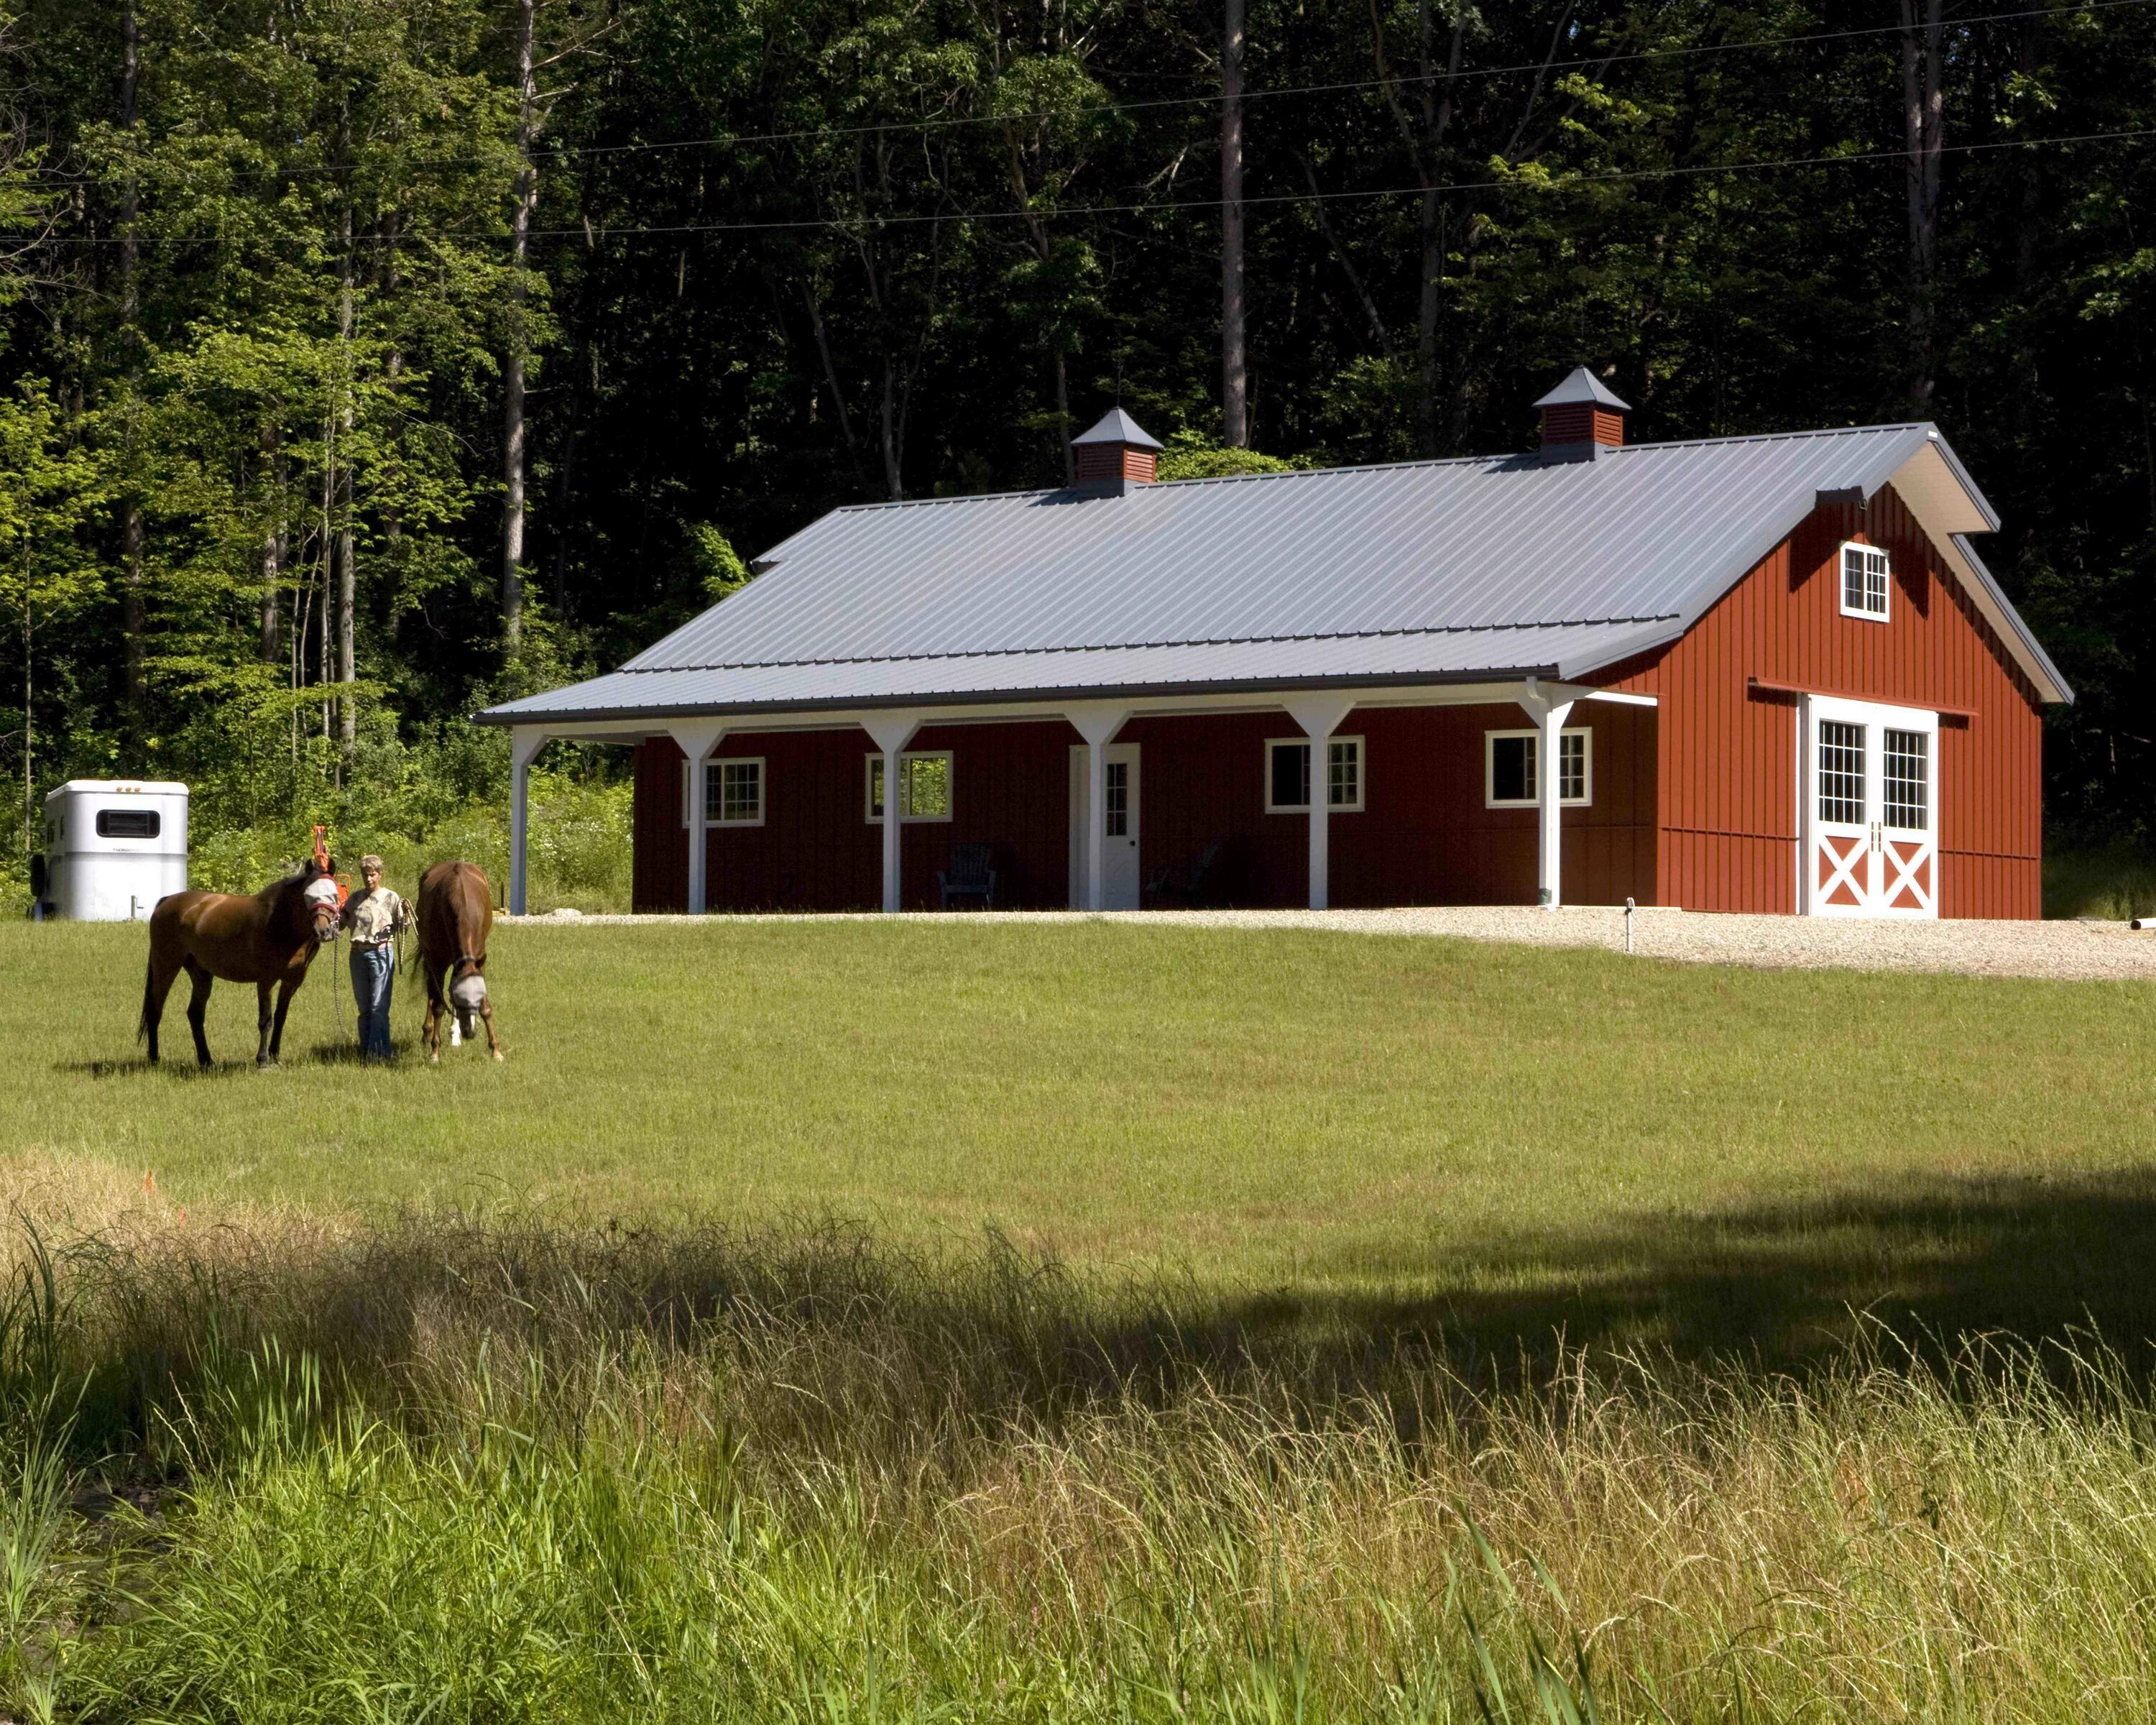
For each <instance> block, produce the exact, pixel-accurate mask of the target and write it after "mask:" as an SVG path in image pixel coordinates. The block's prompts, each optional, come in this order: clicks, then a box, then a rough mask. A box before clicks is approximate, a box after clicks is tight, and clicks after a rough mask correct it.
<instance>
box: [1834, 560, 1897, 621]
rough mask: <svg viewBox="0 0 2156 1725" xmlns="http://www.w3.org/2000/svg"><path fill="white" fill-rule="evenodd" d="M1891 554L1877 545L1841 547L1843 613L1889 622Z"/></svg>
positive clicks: (1846, 615) (1844, 614)
mask: <svg viewBox="0 0 2156 1725" xmlns="http://www.w3.org/2000/svg"><path fill="white" fill-rule="evenodd" d="M1887 586H1888V583H1887V567H1886V552H1883V551H1881V550H1880V548H1879V547H1877V546H1876V545H1845V546H1843V547H1842V548H1841V614H1842V615H1843V616H1845V617H1865V618H1869V619H1871V621H1872V622H1874V623H1884V622H1885V621H1886V593H1887Z"/></svg>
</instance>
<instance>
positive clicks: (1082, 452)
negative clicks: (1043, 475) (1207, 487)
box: [1070, 408, 1161, 497]
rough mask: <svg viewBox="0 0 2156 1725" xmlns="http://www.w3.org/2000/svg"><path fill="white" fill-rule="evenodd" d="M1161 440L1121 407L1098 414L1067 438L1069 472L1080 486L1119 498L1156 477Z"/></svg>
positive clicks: (1149, 482) (1083, 488)
mask: <svg viewBox="0 0 2156 1725" xmlns="http://www.w3.org/2000/svg"><path fill="white" fill-rule="evenodd" d="M1160 449H1161V444H1160V439H1158V438H1157V437H1155V436H1153V435H1152V433H1150V432H1148V431H1147V429H1145V428H1144V427H1143V426H1142V425H1141V424H1138V422H1137V420H1135V419H1133V418H1131V416H1130V415H1129V414H1128V413H1125V412H1124V411H1123V410H1122V408H1109V409H1108V411H1107V412H1106V413H1103V414H1101V418H1100V423H1099V424H1096V425H1095V426H1094V427H1093V429H1091V431H1086V432H1081V433H1080V434H1078V435H1077V436H1076V437H1074V438H1072V439H1070V471H1071V476H1072V478H1073V480H1075V483H1076V485H1078V487H1079V489H1080V490H1086V491H1095V492H1098V493H1100V494H1101V495H1104V496H1110V497H1120V496H1121V495H1122V494H1123V493H1124V492H1125V491H1127V490H1129V489H1130V488H1131V487H1132V485H1151V484H1152V482H1153V480H1154V478H1155V477H1156V473H1157V469H1156V463H1157V462H1158V459H1159V455H1160Z"/></svg>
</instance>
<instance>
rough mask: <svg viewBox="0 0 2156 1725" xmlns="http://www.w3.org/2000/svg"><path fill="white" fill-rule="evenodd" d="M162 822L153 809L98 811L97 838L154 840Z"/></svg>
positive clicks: (162, 826)
mask: <svg viewBox="0 0 2156 1725" xmlns="http://www.w3.org/2000/svg"><path fill="white" fill-rule="evenodd" d="M163 828H164V822H163V820H162V819H160V818H159V816H158V814H157V810H156V809H99V810H98V811H97V836H98V837H99V838H100V839H154V838H156V837H157V834H159V832H161V831H162V829H163Z"/></svg>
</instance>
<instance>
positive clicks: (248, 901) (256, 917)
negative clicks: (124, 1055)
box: [136, 858, 339, 1066]
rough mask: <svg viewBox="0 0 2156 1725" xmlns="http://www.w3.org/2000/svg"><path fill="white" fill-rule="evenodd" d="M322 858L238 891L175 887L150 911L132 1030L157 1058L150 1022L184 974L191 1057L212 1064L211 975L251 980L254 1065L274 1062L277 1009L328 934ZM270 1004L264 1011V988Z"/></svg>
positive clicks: (331, 928)
mask: <svg viewBox="0 0 2156 1725" xmlns="http://www.w3.org/2000/svg"><path fill="white" fill-rule="evenodd" d="M332 868H333V865H331V864H330V863H329V862H328V861H327V860H326V858H325V859H321V860H311V861H310V862H308V863H307V865H305V867H304V868H302V869H301V870H300V871H299V873H297V874H296V875H286V876H285V878H284V879H283V880H275V881H272V882H271V883H270V884H269V886H265V887H264V888H263V889H262V891H259V892H258V893H254V894H253V895H252V896H249V895H248V894H245V893H238V892H201V891H188V892H174V893H168V894H167V895H166V896H164V897H163V898H161V899H159V900H158V901H157V908H156V909H154V910H153V911H151V912H150V964H149V970H148V973H147V974H146V976H145V977H144V978H143V981H142V1017H141V1022H140V1024H138V1025H137V1027H136V1036H137V1038H138V1039H140V1040H142V1041H145V1042H146V1043H148V1044H149V1045H150V1063H151V1065H156V1064H157V1026H158V1024H159V1023H160V1022H161V1021H162V1019H163V1018H164V1015H165V997H166V996H167V994H169V993H172V984H173V983H175V982H177V981H178V980H179V978H180V973H182V971H184V972H185V973H187V981H188V983H189V984H190V988H189V992H188V995H187V1028H188V1029H191V1030H193V1032H194V1035H195V1059H196V1060H197V1061H198V1063H200V1064H201V1065H204V1066H208V1065H211V1064H212V1062H211V1060H210V1057H209V1043H208V1040H206V1039H205V1038H204V1036H203V1015H204V1014H206V1013H207V1012H208V1009H209V991H210V984H211V982H212V981H213V979H215V978H222V979H223V980H224V981H226V982H228V983H254V988H255V1000H256V1012H255V1028H256V1031H257V1033H258V1034H257V1036H256V1041H255V1050H254V1064H255V1065H258V1066H274V1065H276V1064H277V1055H278V1050H279V1048H280V1045H282V1044H283V1042H284V1040H285V1009H286V1008H287V1007H289V1006H290V1004H292V996H293V995H294V994H295V993H298V992H299V988H300V983H304V982H305V981H306V979H307V967H308V966H309V965H310V964H311V963H314V962H315V954H316V953H317V952H321V949H322V948H323V947H326V946H327V945H329V944H330V942H331V941H333V940H335V939H336V932H337V911H338V908H339V906H338V899H337V889H336V880H334V879H333V878H332V874H331V870H332ZM273 988H274V989H275V990H276V991H277V1008H276V1012H275V1015H274V1017H273V1015H272V1014H271V1012H270V1008H269V993H270V990H271V989H273Z"/></svg>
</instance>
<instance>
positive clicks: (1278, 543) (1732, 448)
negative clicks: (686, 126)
mask: <svg viewBox="0 0 2156 1725" xmlns="http://www.w3.org/2000/svg"><path fill="white" fill-rule="evenodd" d="M1890 481H1892V482H1895V483H1896V485H1897V491H1899V492H1901V494H1902V495H1903V497H1904V499H1905V501H1908V502H1909V504H1910V506H1911V507H1912V509H1913V510H1914V511H1916V512H1917V516H1918V517H1919V519H1920V520H1922V521H1924V523H1925V525H1926V526H1927V529H1928V531H1930V532H1931V533H1932V534H1933V537H1934V539H1935V540H1937V541H1938V542H1941V543H1942V544H1946V543H1948V542H1952V541H1953V540H1954V539H1955V538H1956V537H1958V536H1961V535H1965V534H1967V533H1970V532H1983V531H1989V530H1990V529H1992V528H1994V527H1995V526H1997V524H1998V518H1997V516H1995V515H1994V513H1993V512H1992V511H1991V507H1990V506H1989V503H1987V502H1985V501H1984V497H1983V495H1982V494H1981V493H1980V492H1979V491H1978V490H1976V488H1975V486H1974V483H1973V482H1971V481H1970V480H1969V477H1968V475H1967V474H1966V473H1965V472H1964V471H1963V469H1962V468H1961V465H1960V464H1959V463H1958V461H1957V460H1955V459H1954V457H1953V452H1952V450H1951V449H1948V447H1947V446H1946V444H1945V442H1944V439H1943V438H1941V437H1940V435H1939V434H1938V431H1937V430H1936V429H1933V427H1931V426H1929V425H1924V424H1910V425H1881V426H1867V427H1862V428H1858V429H1849V430H1841V431H1816V432H1799V433H1789V434H1779V435H1774V436H1766V437H1748V438H1724V439H1709V440H1705V441H1697V442H1689V443H1668V444H1630V445H1627V446H1625V447H1622V448H1616V449H1604V450H1603V451H1601V452H1600V454H1599V459H1595V460H1592V461H1577V462H1570V463H1563V464H1545V463H1544V462H1543V461H1541V460H1540V459H1537V457H1535V456H1532V455H1508V456H1499V457H1490V458H1476V459H1466V460H1454V461H1427V462H1407V463H1401V464H1398V465H1388V466H1381V467H1344V468H1331V469H1323V470H1314V471H1296V472H1289V473H1278V474H1262V475H1244V476H1240V477H1235V478H1228V479H1209V480H1181V481H1178V482H1175V483H1171V484H1165V485H1138V486H1135V487H1133V488H1132V489H1130V490H1127V491H1126V492H1125V493H1124V494H1123V495H1120V496H1100V495H1089V494H1087V493H1086V492H1083V491H1080V490H1050V491H1022V492H1010V493H1004V494H1000V495H988V496H974V497H954V498H937V499H925V500H921V501H912V502H903V503H891V504H878V505H864V506H855V507H848V508H843V509H837V510H834V511H831V512H830V513H829V515H826V516H823V517H822V518H821V519H820V520H819V521H814V522H813V523H811V524H810V525H809V526H807V527H805V528H803V530H802V531H800V532H798V533H796V534H794V535H793V536H792V537H791V538H789V539H787V540H785V541H784V542H782V543H780V544H779V545H778V546H775V547H773V548H772V549H771V550H770V551H769V552H766V553H765V554H764V555H763V556H762V557H759V558H758V559H757V567H758V568H759V569H760V570H762V571H765V572H764V573H762V574H761V575H760V576H759V578H757V580H755V581H753V582H752V583H750V584H749V585H748V586H747V587H746V588H742V589H741V590H740V591H739V592H738V593H734V594H733V595H731V597H730V598H726V599H725V600H723V601H722V602H721V603H719V604H717V605H715V606H713V607H712V608H711V609H710V610H709V611H706V613H704V614H703V615H701V617H698V618H696V619H695V620H694V621H692V622H690V623H689V624H685V625H684V626H683V627H682V628H680V629H676V630H675V631H674V633H673V634H670V635H668V636H667V637H665V639H663V640H661V641H659V642H658V643H656V644H654V645H653V646H651V647H649V648H648V649H645V650H644V652H642V653H639V654H638V655H636V656H635V657H634V658H633V659H631V660H629V661H628V662H627V663H626V664H625V665H624V666H623V667H622V668H621V669H620V670H618V671H615V672H613V673H612V674H610V675H607V676H603V677H599V678H596V679H593V680H590V681H588V682H585V683H580V684H577V685H572V686H571V687H568V688H566V689H558V690H554V691H549V692H547V693H546V694H543V695H538V696H531V697H529V698H527V699H526V700H522V701H511V702H509V703H507V704H506V705H505V706H499V707H495V708H492V709H490V711H488V712H486V713H485V714H483V715H482V717H483V718H485V719H487V720H490V721H493V722H495V723H502V724H507V723H513V722H518V721H533V720H539V719H544V718H554V719H560V720H567V719H569V718H571V717H572V716H587V717H597V716H623V715H630V714H639V713H640V714H646V715H663V714H668V713H685V712H688V711H696V712H702V713H711V714H723V713H726V712H730V711H744V712H745V711H777V710H783V709H785V708H788V707H792V706H843V705H856V706H859V705H869V704H875V703H877V702H892V701H904V700H909V699H910V700H916V701H925V700H928V699H930V698H933V699H935V700H937V701H966V700H969V699H983V700H991V701H993V700H998V699H1000V700H1014V699H1018V698H1021V697H1022V696H1039V695H1041V694H1045V693H1048V692H1056V693H1061V692H1070V691H1095V692H1098V693H1101V694H1107V693H1124V692H1138V691H1146V690H1160V691H1166V690H1170V689H1173V690H1178V691H1180V690H1194V689H1199V688H1207V687H1237V686H1241V685H1256V684H1265V685H1281V686H1286V685H1291V684H1294V683H1296V682H1300V681H1303V680H1312V679H1315V680H1327V681H1335V682H1344V681H1350V680H1364V681H1368V680H1414V679H1416V678H1421V679H1424V680H1460V679H1465V678H1468V677H1470V676H1471V675H1474V674H1476V673H1482V674H1486V675H1501V674H1505V673H1510V674H1512V675H1519V674H1521V673H1522V672H1523V671H1533V672H1536V673H1537V674H1540V675H1556V676H1559V677H1574V676H1578V675H1583V674H1584V673H1585V672H1588V671H1589V670H1594V669H1596V668H1598V667H1599V666H1602V665H1609V664H1611V663H1614V661H1616V660H1620V659H1622V658H1625V657H1626V656H1628V655H1630V654H1633V653H1635V652H1639V651H1641V650H1644V649H1647V648H1650V647H1652V646H1655V645H1658V644H1661V643H1662V642H1665V641H1668V640H1671V639H1675V638H1676V636H1678V635H1680V634H1682V633H1683V632H1684V631H1685V629H1687V628H1689V627H1690V626H1691V624H1692V623H1693V622H1694V621H1695V620H1697V618H1698V617H1699V616H1700V615H1701V614H1702V613H1703V612H1704V611H1705V610H1706V609H1707V607H1708V606H1709V605H1711V604H1712V603H1714V602H1715V601H1716V600H1717V599H1718V598H1720V597H1721V596H1722V594H1723V593H1726V592H1727V591H1728V589H1729V588H1731V587H1732V585H1734V584H1735V583H1736V582H1737V581H1738V580H1739V579H1740V578H1742V577H1743V575H1744V574H1745V572H1747V571H1748V570H1749V569H1751V568H1752V567H1753V566H1754V565H1755V564H1757V563H1758V562H1759V561H1760V560H1761V559H1762V558H1763V557H1765V556H1766V555H1767V554H1768V552H1771V551H1772V550H1773V549H1774V547H1775V545H1777V544H1778V543H1779V542H1780V541H1781V540H1782V539H1784V537H1786V536H1787V535H1788V534H1789V532H1790V531H1792V530H1793V529H1794V527H1795V526H1797V524H1798V523H1799V522H1800V521H1802V520H1803V519H1804V517H1805V516H1807V515H1809V513H1810V512H1811V511H1812V509H1813V508H1814V506H1815V503H1816V501H1817V495H1818V493H1819V492H1820V491H1821V490H1844V489H1846V488H1849V487H1851V486H1854V487H1856V488H1858V489H1860V490H1861V492H1862V493H1863V495H1866V497H1869V496H1871V495H1873V494H1874V493H1876V491H1877V490H1879V489H1880V488H1881V486H1883V485H1886V484H1887V483H1889V482H1890ZM1949 561H1950V562H1953V561H1955V559H1954V558H1953V557H1950V558H1949ZM1969 567H1970V569H1971V570H1972V571H1973V572H1974V581H1975V584H1974V586H1973V587H1972V589H1971V591H1972V593H1973V595H1974V598H1976V600H1977V603H1979V607H1980V608H1982V609H1984V612H1985V613H1986V614H1987V615H1989V616H1990V617H1991V619H1992V620H1993V622H1994V625H1995V626H1996V627H1998V628H1999V633H2000V635H2001V637H2002V639H2005V641H2006V643H2007V645H2008V647H2009V649H2010V650H2012V651H2014V652H2015V656H2016V657H2017V659H2019V660H2020V661H2021V663H2022V664H2023V666H2024V668H2025V670H2027V671H2028V673H2029V675H2030V679H2031V680H2032V681H2034V682H2035V684H2036V685H2037V686H2038V688H2039V689H2040V691H2043V692H2044V693H2045V695H2046V696H2047V698H2050V699H2054V700H2061V699H2070V698H2071V696H2069V695H2068V693H2067V692H2066V688H2065V685H2064V684H2063V682H2061V680H2059V678H2058V674H2057V671H2056V668H2054V667H2053V666H2052V665H2051V663H2050V661H2049V660H2047V659H2046V658H2044V656H2043V655H2042V654H2041V651H2040V649H2037V648H2036V647H2035V642H2034V639H2033V638H2032V637H2030V634H2029V633H2028V630H2027V628H2026V625H2025V624H2022V622H2021V620H2020V618H2019V617H2018V616H2016V615H2015V614H2014V612H2013V609H2012V607H2011V606H2010V605H2009V604H2007V603H2006V601H2005V597H2004V595H2003V594H2001V593H1999V590H1998V587H1997V583H1995V582H1993V581H1991V580H1990V579H1989V576H1988V574H1987V573H1984V572H1982V566H1981V565H1980V564H1978V563H1975V562H1974V559H1973V557H1972V558H1971V559H1970V560H1969ZM1965 578H1966V577H1965Z"/></svg>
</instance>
